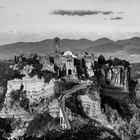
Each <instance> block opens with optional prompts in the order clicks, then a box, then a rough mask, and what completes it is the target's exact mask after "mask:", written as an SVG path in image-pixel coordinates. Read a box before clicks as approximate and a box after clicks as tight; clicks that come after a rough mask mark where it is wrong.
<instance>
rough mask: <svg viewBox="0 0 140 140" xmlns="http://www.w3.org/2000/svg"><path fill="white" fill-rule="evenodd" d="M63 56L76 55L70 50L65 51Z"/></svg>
mask: <svg viewBox="0 0 140 140" xmlns="http://www.w3.org/2000/svg"><path fill="white" fill-rule="evenodd" d="M63 56H72V57H76V56H75V55H74V54H73V53H72V52H71V51H65V52H64V54H63Z"/></svg>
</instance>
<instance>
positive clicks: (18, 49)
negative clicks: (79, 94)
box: [0, 37, 140, 61]
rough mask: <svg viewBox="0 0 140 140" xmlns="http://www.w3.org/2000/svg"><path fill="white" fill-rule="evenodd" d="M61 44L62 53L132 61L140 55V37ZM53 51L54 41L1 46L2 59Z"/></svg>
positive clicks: (67, 41) (63, 41)
mask: <svg viewBox="0 0 140 140" xmlns="http://www.w3.org/2000/svg"><path fill="white" fill-rule="evenodd" d="M60 44H61V46H60V50H61V51H65V50H70V51H74V52H75V51H78V52H81V51H82V52H83V51H87V52H93V53H95V54H104V55H105V56H116V57H122V58H123V57H124V59H127V57H128V58H129V59H130V57H132V58H131V59H132V61H135V60H133V59H136V58H137V57H138V56H139V55H140V37H134V38H130V39H125V40H118V41H113V40H110V39H108V38H101V39H98V40H95V41H91V40H88V39H84V38H83V39H79V40H72V39H62V40H61V42H60ZM52 51H53V39H46V40H42V41H40V42H17V43H12V44H7V45H2V46H0V58H6V57H12V56H14V55H18V54H20V53H41V54H48V53H50V52H52ZM130 61H131V60H130ZM137 61H138V60H137Z"/></svg>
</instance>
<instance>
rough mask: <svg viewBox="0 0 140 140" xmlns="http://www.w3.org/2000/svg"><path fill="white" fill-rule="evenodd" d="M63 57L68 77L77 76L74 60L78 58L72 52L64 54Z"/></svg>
mask: <svg viewBox="0 0 140 140" xmlns="http://www.w3.org/2000/svg"><path fill="white" fill-rule="evenodd" d="M62 57H63V58H64V63H65V67H66V75H76V74H77V69H76V66H75V65H74V59H75V58H76V56H75V55H74V54H73V53H72V52H71V51H66V52H64V54H63V56H62Z"/></svg>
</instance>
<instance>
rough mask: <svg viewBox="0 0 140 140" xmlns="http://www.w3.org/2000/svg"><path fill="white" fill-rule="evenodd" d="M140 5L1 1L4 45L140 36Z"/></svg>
mask: <svg viewBox="0 0 140 140" xmlns="http://www.w3.org/2000/svg"><path fill="white" fill-rule="evenodd" d="M114 5H115V6H114ZM139 5H140V1H139V0H127V1H124V0H117V1H112V0H107V1H104V0H86V1H85V0H76V1H75V0H70V1H69V0H67V1H66V0H59V2H58V1H56V0H41V1H40V0H30V1H28V0H20V1H19V0H12V2H11V1H10V0H0V12H1V14H0V45H2V44H8V43H12V42H21V41H28V42H29V41H30V42H31V41H37V40H44V39H46V38H54V37H55V36H59V37H60V38H73V39H78V38H87V39H89V40H96V39H98V38H102V37H107V38H110V39H113V40H119V39H126V38H131V37H134V36H138V37H140V27H139V25H140V20H139V18H138V17H137V15H138V13H140V9H139Z"/></svg>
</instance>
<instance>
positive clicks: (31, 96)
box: [0, 38, 139, 138]
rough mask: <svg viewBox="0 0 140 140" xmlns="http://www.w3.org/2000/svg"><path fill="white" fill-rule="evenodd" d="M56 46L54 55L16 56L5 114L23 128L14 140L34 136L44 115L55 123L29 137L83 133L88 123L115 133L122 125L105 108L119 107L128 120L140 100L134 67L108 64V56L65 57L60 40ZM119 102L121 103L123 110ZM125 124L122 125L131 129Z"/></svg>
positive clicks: (68, 53) (17, 128) (69, 54)
mask: <svg viewBox="0 0 140 140" xmlns="http://www.w3.org/2000/svg"><path fill="white" fill-rule="evenodd" d="M53 41H54V42H53V45H54V46H52V49H53V50H54V51H53V53H52V54H49V55H47V56H41V55H37V54H34V55H32V56H25V55H24V54H22V55H20V56H15V60H14V62H13V64H12V65H10V73H9V75H8V81H7V85H6V92H5V96H4V99H3V104H2V107H1V111H0V115H1V118H12V119H13V120H14V122H15V123H17V122H18V125H17V126H15V127H14V130H13V131H12V133H11V135H10V137H11V138H14V137H15V138H18V137H19V136H23V135H24V134H25V133H28V135H29V132H30V131H31V130H30V129H31V124H32V123H33V122H34V120H35V119H36V117H37V115H38V114H42V116H43V115H44V113H46V115H45V117H46V118H47V117H48V118H50V120H51V121H52V120H53V122H54V123H53V124H52V123H49V121H50V120H48V122H47V121H45V122H46V124H44V123H43V124H42V125H43V126H40V129H41V130H42V129H43V130H44V132H43V131H41V130H40V129H38V130H35V131H33V132H32V133H30V135H31V136H37V137H39V136H40V137H41V136H43V135H44V133H45V130H52V129H55V130H59V129H61V130H65V129H68V130H70V129H73V128H76V127H78V126H80V127H81V126H82V125H85V124H87V122H89V120H90V121H91V122H92V123H93V122H94V124H96V125H98V126H103V127H105V128H107V129H110V130H112V131H113V130H114V129H115V128H116V125H117V124H115V123H114V122H109V120H108V116H107V115H106V113H105V111H106V108H105V107H106V105H110V106H111V107H112V108H113V107H116V108H114V109H116V110H117V109H118V108H119V106H120V109H118V110H117V111H118V112H119V111H120V112H121V111H122V112H121V113H122V114H123V115H124V116H123V117H124V118H123V119H124V120H125V117H126V118H127V115H126V116H125V111H126V110H125V109H126V108H127V107H126V105H128V106H129V104H128V102H129V103H131V105H132V104H133V105H134V102H136V101H137V100H136V98H137V97H139V91H136V89H137V88H136V87H138V86H137V85H138V83H137V82H136V81H134V80H133V79H132V78H131V66H130V63H129V62H128V61H126V60H120V59H119V58H114V59H111V58H110V59H108V60H106V59H105V57H104V56H103V55H100V56H99V57H97V56H95V55H94V53H87V52H85V53H79V54H78V53H75V52H71V51H69V50H67V51H65V52H61V41H60V39H59V38H54V40H53ZM107 99H111V100H110V101H108V100H107ZM130 99H131V102H130ZM116 100H117V101H118V102H119V103H120V104H118V106H117V105H116V104H117V101H116ZM115 101H116V102H115ZM111 103H114V104H112V105H111ZM105 104H106V105H105ZM113 105H114V106H113ZM121 105H122V106H121ZM137 105H139V104H137ZM128 108H129V107H128ZM124 110H125V111H124ZM130 110H131V109H128V110H127V111H128V112H129V111H130ZM123 111H124V112H123ZM120 112H119V113H120ZM128 112H127V113H128ZM127 113H126V114H127ZM122 114H121V115H122ZM119 115H120V114H119ZM118 118H119V117H118ZM132 118H133V117H132ZM123 119H122V120H121V121H120V122H123V123H126V122H125V121H124V120H123ZM116 121H118V120H117V119H116ZM120 122H117V123H118V124H120ZM113 123H114V124H113ZM34 129H36V128H34ZM36 133H37V134H36ZM30 135H29V136H30ZM117 135H118V137H120V138H122V137H121V135H120V134H118V133H117Z"/></svg>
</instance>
